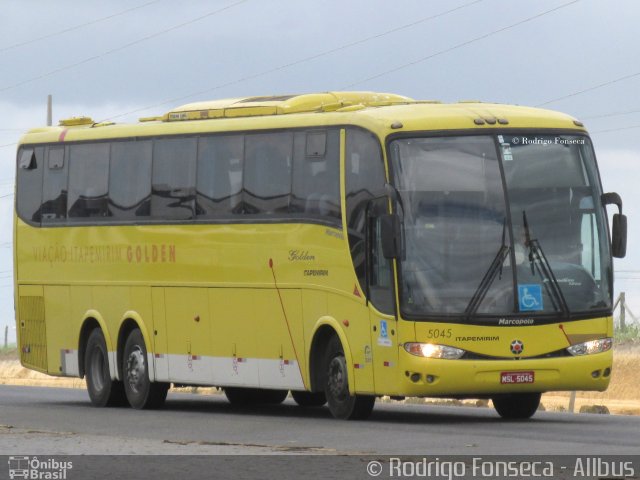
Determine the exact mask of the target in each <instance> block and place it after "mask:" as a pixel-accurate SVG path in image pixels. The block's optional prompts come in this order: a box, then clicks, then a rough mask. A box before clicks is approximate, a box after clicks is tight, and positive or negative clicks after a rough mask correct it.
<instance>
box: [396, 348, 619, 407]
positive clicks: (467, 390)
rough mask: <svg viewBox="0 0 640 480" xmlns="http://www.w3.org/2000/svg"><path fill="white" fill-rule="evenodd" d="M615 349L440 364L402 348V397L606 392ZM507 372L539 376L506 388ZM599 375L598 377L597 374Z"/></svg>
mask: <svg viewBox="0 0 640 480" xmlns="http://www.w3.org/2000/svg"><path fill="white" fill-rule="evenodd" d="M612 363H613V353H612V351H611V350H610V351H608V352H604V353H598V354H593V355H584V356H576V357H560V358H545V359H540V358H537V359H529V360H528V359H526V358H524V359H521V360H439V359H431V358H423V357H417V356H415V355H411V354H409V353H407V352H406V351H404V349H401V350H400V358H399V365H400V367H401V368H402V371H403V375H402V379H401V381H400V385H399V387H400V388H399V392H398V394H399V395H404V396H417V397H429V396H471V397H473V396H474V395H479V396H484V395H494V394H501V393H520V392H549V391H561V390H595V391H604V390H606V389H607V386H608V385H609V381H610V379H611V369H612ZM502 372H534V382H533V383H518V384H501V383H500V378H501V374H502ZM594 372H595V373H594Z"/></svg>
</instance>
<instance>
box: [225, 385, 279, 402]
mask: <svg viewBox="0 0 640 480" xmlns="http://www.w3.org/2000/svg"><path fill="white" fill-rule="evenodd" d="M224 394H225V395H226V396H227V400H229V403H231V404H232V405H278V404H280V403H282V402H284V399H285V398H287V395H288V394H289V391H288V390H267V389H263V388H242V387H228V388H225V389H224Z"/></svg>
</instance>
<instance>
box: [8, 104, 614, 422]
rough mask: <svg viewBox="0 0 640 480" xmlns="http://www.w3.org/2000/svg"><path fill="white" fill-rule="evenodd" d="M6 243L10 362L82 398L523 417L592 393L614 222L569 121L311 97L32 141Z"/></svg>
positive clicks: (608, 358) (37, 134) (74, 127)
mask: <svg viewBox="0 0 640 480" xmlns="http://www.w3.org/2000/svg"><path fill="white" fill-rule="evenodd" d="M607 204H615V205H617V207H618V210H619V213H616V214H615V215H614V216H613V220H612V228H611V232H610V231H609V223H608V220H607V212H606V210H605V208H606V205H607ZM14 240H15V241H14V245H15V259H14V263H15V285H16V288H15V305H16V317H17V325H18V328H17V330H18V336H19V348H20V357H21V361H22V364H23V365H24V366H26V367H28V368H32V369H35V370H39V371H41V372H45V373H48V374H50V375H59V376H72V377H85V378H86V382H87V389H88V393H89V396H90V398H91V402H92V403H93V404H94V405H96V406H107V405H115V404H123V403H128V404H130V405H131V406H132V407H134V408H153V407H159V406H161V405H162V404H163V402H164V401H165V398H166V395H167V389H168V388H169V385H170V384H171V383H174V384H179V385H210V386H217V387H220V388H222V389H224V391H225V393H226V396H227V397H228V399H229V401H230V402H232V403H236V404H267V403H279V402H282V401H283V400H284V399H285V397H286V396H287V394H288V392H291V394H292V396H293V399H294V400H295V401H296V402H297V403H298V404H299V405H301V406H303V407H311V406H322V405H324V404H325V403H327V404H328V408H329V410H330V411H331V413H332V414H333V415H334V416H335V417H338V418H345V419H351V418H354V419H357V418H365V417H367V416H368V415H369V414H370V413H371V411H372V409H373V406H374V402H375V398H376V397H379V396H382V395H388V396H391V397H392V398H401V397H406V396H417V397H453V398H490V399H491V400H492V401H493V405H494V406H495V408H496V410H497V412H498V413H499V414H500V415H501V416H502V417H505V418H528V417H530V416H532V415H533V414H534V413H535V411H536V409H537V407H538V405H539V401H540V395H541V393H542V392H547V391H553V390H597V391H602V390H605V389H606V388H607V385H608V383H609V380H610V376H611V366H612V351H611V346H612V336H613V321H612V282H613V270H612V256H614V257H615V256H617V257H620V256H624V254H625V249H626V217H624V216H623V215H622V202H621V200H620V197H619V196H618V195H617V194H615V193H603V192H602V189H601V184H600V180H599V176H598V169H597V165H596V159H595V155H594V151H593V147H592V144H591V141H590V139H589V136H588V134H587V131H586V130H585V128H584V126H583V124H582V123H580V122H579V121H577V120H575V119H573V118H571V117H569V116H567V115H563V114H560V113H556V112H552V111H547V110H540V109H534V108H524V107H516V106H509V105H498V104H489V103H480V102H461V103H456V104H441V103H439V102H430V101H414V100H412V99H410V98H407V97H403V96H399V95H391V94H377V93H370V92H330V93H321V94H305V95H291V96H273V97H250V98H234V99H228V100H219V101H214V102H202V103H193V104H189V105H184V106H182V107H179V108H176V109H174V110H172V111H170V112H168V113H167V114H165V115H164V116H161V117H153V118H144V119H141V120H140V122H139V123H137V124H132V125H125V124H122V125H120V124H113V123H107V122H103V123H94V122H93V120H91V119H90V118H87V117H80V118H72V119H67V120H63V121H61V122H60V125H59V126H57V127H46V128H36V129H33V130H31V131H29V132H28V133H27V134H26V135H25V136H24V137H23V138H22V140H21V142H20V145H19V148H18V152H17V194H16V214H15V239H14Z"/></svg>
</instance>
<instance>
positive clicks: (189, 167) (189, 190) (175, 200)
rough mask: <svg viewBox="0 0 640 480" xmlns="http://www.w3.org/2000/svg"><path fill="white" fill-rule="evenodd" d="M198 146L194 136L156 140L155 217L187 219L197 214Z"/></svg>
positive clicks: (154, 147)
mask: <svg viewBox="0 0 640 480" xmlns="http://www.w3.org/2000/svg"><path fill="white" fill-rule="evenodd" d="M196 149H197V139H196V138H195V137H194V138H162V139H157V140H154V142H153V173H152V187H151V188H152V190H151V216H152V218H158V219H167V220H188V219H191V218H193V217H194V216H195V215H194V213H195V191H196Z"/></svg>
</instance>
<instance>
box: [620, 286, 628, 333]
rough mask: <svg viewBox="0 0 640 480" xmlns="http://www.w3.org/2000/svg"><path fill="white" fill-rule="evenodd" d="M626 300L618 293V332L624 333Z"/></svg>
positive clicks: (622, 294)
mask: <svg viewBox="0 0 640 480" xmlns="http://www.w3.org/2000/svg"><path fill="white" fill-rule="evenodd" d="M626 307H627V306H626V300H625V295H624V292H620V331H621V332H624V331H625V330H626V329H627V321H626V318H625V316H626V311H625V310H626Z"/></svg>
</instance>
